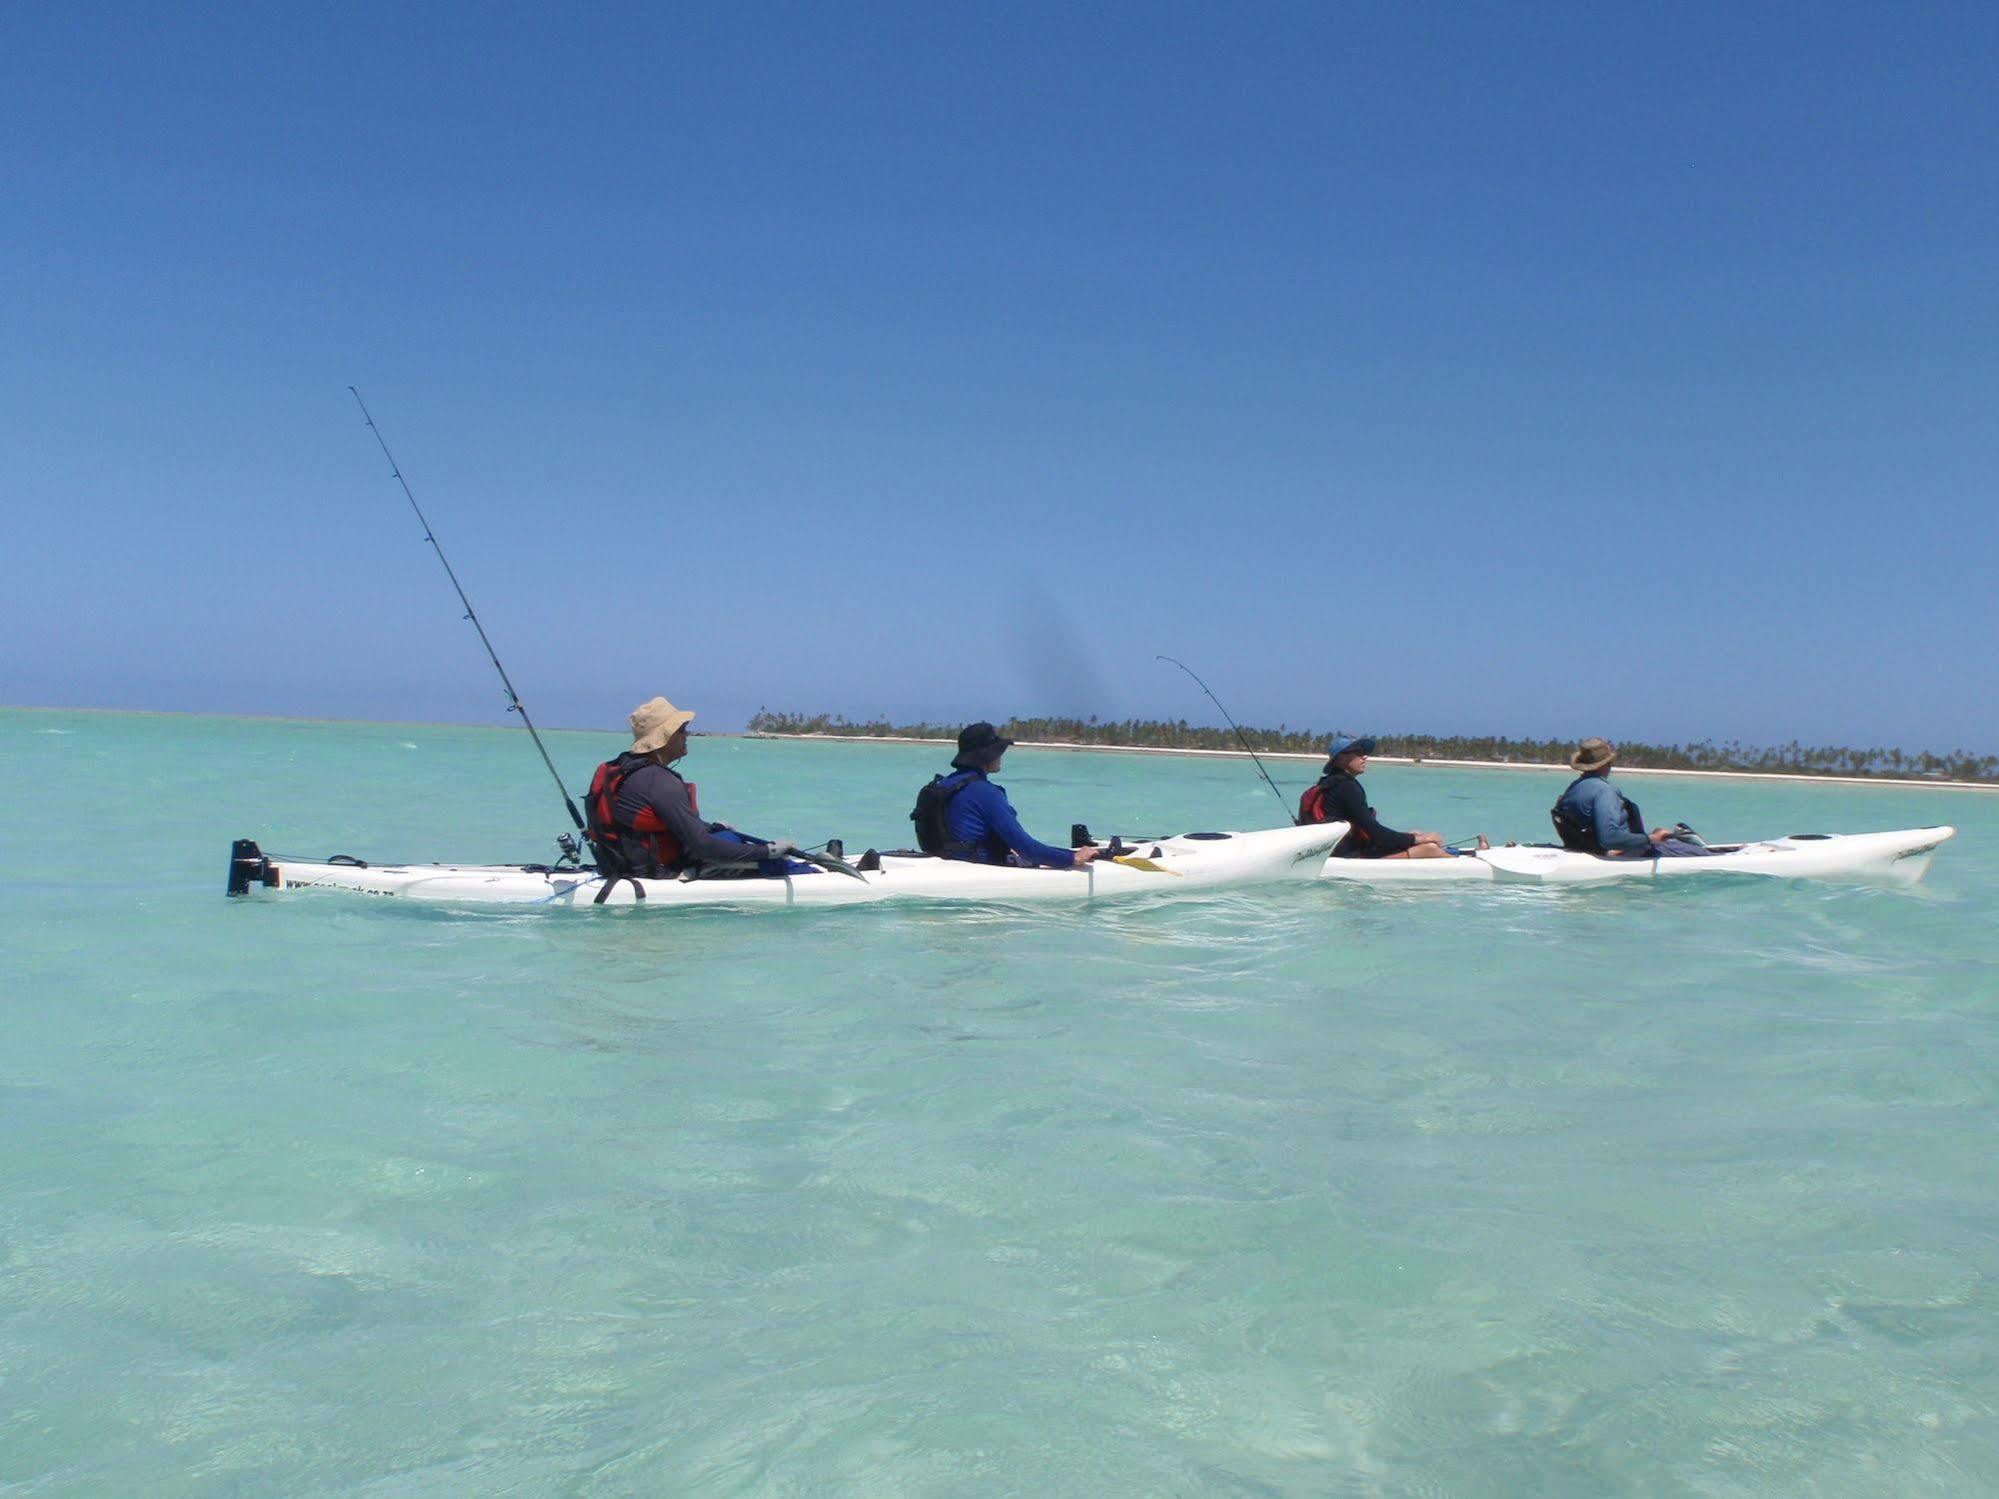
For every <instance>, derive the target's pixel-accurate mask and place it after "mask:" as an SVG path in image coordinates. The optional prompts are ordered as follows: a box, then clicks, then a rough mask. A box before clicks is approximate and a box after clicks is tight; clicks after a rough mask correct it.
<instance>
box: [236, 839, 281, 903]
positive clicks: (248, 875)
mask: <svg viewBox="0 0 1999 1499" xmlns="http://www.w3.org/2000/svg"><path fill="white" fill-rule="evenodd" d="M277 882H278V872H277V870H276V869H274V868H273V867H272V866H271V861H270V860H269V859H267V858H265V857H264V851H263V850H262V849H261V848H258V847H257V843H256V840H255V839H253V838H238V839H237V840H236V841H235V842H234V843H232V844H230V845H229V893H230V894H231V895H248V894H249V893H250V887H251V886H252V885H253V884H254V885H275V884H277Z"/></svg>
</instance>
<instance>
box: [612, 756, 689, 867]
mask: <svg viewBox="0 0 1999 1499" xmlns="http://www.w3.org/2000/svg"><path fill="white" fill-rule="evenodd" d="M652 763H653V762H652V761H650V760H639V761H636V762H630V763H627V762H626V761H625V759H624V757H623V756H619V758H618V759H616V760H606V761H605V762H604V763H603V764H602V765H599V766H598V767H597V773H596V774H595V775H594V776H592V777H591V778H590V795H589V797H588V798H587V799H586V800H585V802H584V804H583V807H584V814H585V816H586V817H587V819H588V821H589V824H590V827H589V832H588V837H589V839H590V842H591V844H592V845H593V846H594V847H595V848H596V850H597V853H598V861H599V863H603V862H607V861H608V862H610V863H613V864H616V865H618V866H619V867H618V868H617V869H616V870H615V871H613V872H615V873H618V874H650V873H655V872H659V871H666V870H673V869H677V868H678V867H679V866H680V864H681V861H682V860H683V859H684V858H685V856H686V853H687V851H686V850H685V849H684V848H682V847H681V846H680V840H679V839H678V838H676V837H674V836H673V834H671V833H669V832H668V831H667V830H666V824H665V823H663V822H661V821H660V820H659V814H658V813H656V812H654V811H653V809H652V808H651V807H641V808H639V815H638V816H637V817H635V818H633V819H632V821H631V822H630V823H621V822H619V821H618V815H617V813H618V790H619V788H620V787H622V786H623V785H624V784H625V781H626V779H627V778H628V777H629V776H630V775H631V773H632V772H633V771H635V770H637V769H638V768H639V767H640V766H642V765H649V764H652ZM681 784H682V785H683V786H685V787H686V788H687V805H688V808H689V810H691V811H692V812H693V813H694V814H695V815H696V816H697V817H698V816H700V814H701V804H700V802H699V801H698V800H696V797H695V787H694V783H693V782H692V781H689V780H682V781H681Z"/></svg>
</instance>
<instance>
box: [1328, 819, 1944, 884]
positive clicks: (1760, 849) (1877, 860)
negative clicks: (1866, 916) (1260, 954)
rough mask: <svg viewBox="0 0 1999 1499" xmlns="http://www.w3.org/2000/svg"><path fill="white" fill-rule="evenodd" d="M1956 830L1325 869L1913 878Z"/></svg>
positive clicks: (1342, 862)
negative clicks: (1643, 853) (1677, 855)
mask: <svg viewBox="0 0 1999 1499" xmlns="http://www.w3.org/2000/svg"><path fill="white" fill-rule="evenodd" d="M1956 833H1957V829H1955V828H1948V827H1936V828H1907V829H1902V830H1899V831H1896V832H1890V833H1800V834H1794V835H1792V836H1790V837H1787V838H1771V839H1767V840H1765V841H1763V842H1760V843H1740V844H1728V845H1723V846H1720V847H1721V848H1722V851H1721V852H1718V853H1715V854H1712V855H1710V856H1708V857H1706V858H1692V859H1646V858H1637V859H1605V858H1601V857H1599V856H1597V855H1596V854H1579V853H1572V852H1570V851H1569V850H1568V849H1564V848H1553V847H1548V846H1546V845H1541V844H1534V845H1513V846H1511V847H1506V848H1492V849H1487V850H1485V851H1484V852H1482V853H1477V854H1466V855H1461V856H1459V857H1457V858H1453V859H1328V860H1326V867H1325V869H1324V871H1323V872H1322V874H1323V878H1326V879H1329V880H1346V881H1349V882H1352V883H1356V884H1364V885H1403V884H1410V885H1432V884H1458V883H1464V882H1478V883H1499V884H1526V885H1600V884H1608V883H1609V882H1611V881H1613V880H1652V879H1691V878H1694V877H1696V876H1712V875H1719V874H1757V875H1771V876H1776V877H1778V878H1789V879H1811V880H1863V881H1864V880H1888V881H1893V882H1895V883H1898V884H1909V885H1913V884H1915V883H1916V882H1917V881H1918V880H1920V879H1922V877H1923V876H1924V874H1926V873H1927V872H1928V871H1929V867H1930V859H1931V856H1932V855H1933V854H1934V853H1935V851H1936V848H1937V845H1938V844H1940V843H1943V842H1944V841H1946V840H1947V839H1949V838H1952V837H1954V836H1955V835H1956Z"/></svg>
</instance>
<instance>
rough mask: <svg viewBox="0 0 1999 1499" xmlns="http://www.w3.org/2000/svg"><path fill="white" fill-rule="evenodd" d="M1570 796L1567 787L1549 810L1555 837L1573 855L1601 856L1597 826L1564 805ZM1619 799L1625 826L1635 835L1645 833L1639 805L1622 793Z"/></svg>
mask: <svg viewBox="0 0 1999 1499" xmlns="http://www.w3.org/2000/svg"><path fill="white" fill-rule="evenodd" d="M1575 784H1576V783H1575V782H1574V781H1571V782H1570V783H1569V786H1571V787H1573V786H1574V785H1575ZM1568 794H1569V792H1568V788H1566V787H1565V788H1564V789H1563V791H1562V797H1561V798H1557V799H1556V802H1555V805H1554V806H1552V807H1550V808H1549V809H1548V816H1549V817H1550V818H1551V819H1552V820H1553V821H1554V824H1555V836H1556V837H1557V838H1559V839H1561V840H1562V847H1563V848H1566V849H1568V850H1569V851H1570V852H1572V853H1578V854H1601V853H1602V852H1603V845H1602V844H1601V843H1599V842H1597V837H1596V825H1595V824H1594V823H1590V822H1585V821H1583V819H1582V818H1580V817H1578V816H1576V815H1575V813H1573V812H1571V811H1570V810H1569V809H1568V808H1567V807H1566V806H1564V805H1563V804H1562V798H1566V797H1567V796H1568ZM1617 799H1618V800H1619V801H1620V802H1622V803H1624V825H1625V826H1626V827H1627V828H1629V829H1631V831H1632V832H1634V833H1642V832H1644V831H1645V819H1644V818H1643V817H1642V816H1640V815H1639V812H1638V803H1636V802H1634V801H1633V800H1632V799H1631V798H1630V797H1628V796H1626V795H1625V794H1624V793H1623V792H1621V791H1620V792H1619V793H1618V794H1617Z"/></svg>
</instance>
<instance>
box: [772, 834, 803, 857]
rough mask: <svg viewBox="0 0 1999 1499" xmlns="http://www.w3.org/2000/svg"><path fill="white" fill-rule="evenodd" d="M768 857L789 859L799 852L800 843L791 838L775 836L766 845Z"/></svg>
mask: <svg viewBox="0 0 1999 1499" xmlns="http://www.w3.org/2000/svg"><path fill="white" fill-rule="evenodd" d="M764 849H765V853H764V857H765V858H766V859H788V858H790V857H791V856H792V855H793V854H795V853H797V852H798V845H797V844H796V843H793V842H792V841H791V840H790V839H789V838H773V839H771V840H770V842H769V843H766V844H765V845H764Z"/></svg>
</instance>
